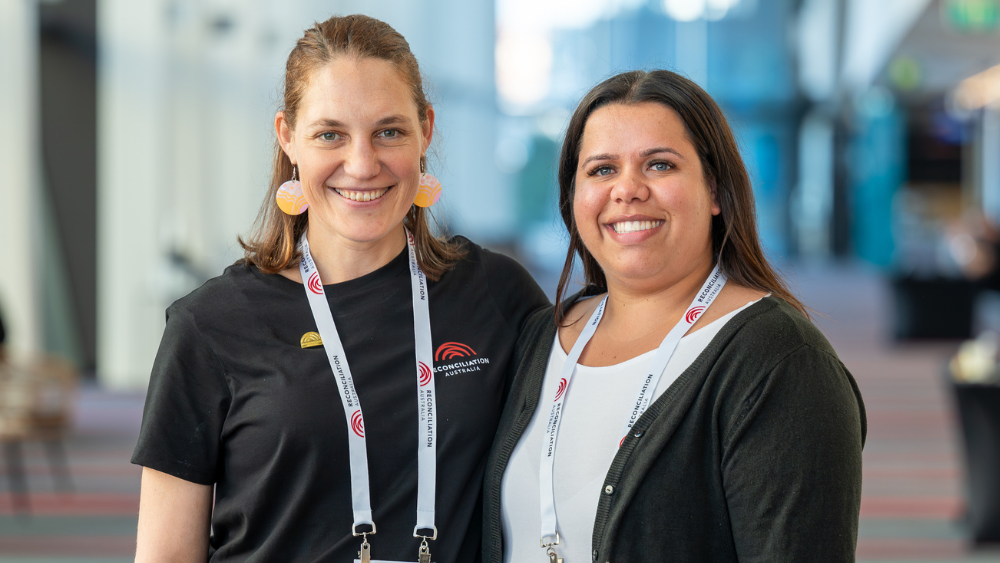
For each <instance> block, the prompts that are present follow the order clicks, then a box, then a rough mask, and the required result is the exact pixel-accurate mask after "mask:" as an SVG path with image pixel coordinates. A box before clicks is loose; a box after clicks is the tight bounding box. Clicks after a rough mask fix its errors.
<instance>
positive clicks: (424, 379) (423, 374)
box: [418, 362, 431, 387]
mask: <svg viewBox="0 0 1000 563" xmlns="http://www.w3.org/2000/svg"><path fill="white" fill-rule="evenodd" d="M418 363H419V364H420V379H419V381H420V386H421V387H423V386H425V385H427V384H428V383H430V382H431V368H429V367H427V364H425V363H423V362H418Z"/></svg>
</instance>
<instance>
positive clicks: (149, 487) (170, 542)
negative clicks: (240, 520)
mask: <svg viewBox="0 0 1000 563" xmlns="http://www.w3.org/2000/svg"><path fill="white" fill-rule="evenodd" d="M211 515H212V487H211V486H210V485H199V484H197V483H192V482H190V481H185V480H184V479H180V478H177V477H174V476H173V475H168V474H166V473H161V472H159V471H156V470H155V469H150V468H148V467H143V468H142V492H141V494H140V496H139V532H138V537H137V538H136V543H137V545H136V551H135V561H136V563H159V562H171V563H174V562H177V563H187V562H194V561H197V562H198V563H203V562H204V561H206V560H207V559H208V532H209V520H210V518H211Z"/></svg>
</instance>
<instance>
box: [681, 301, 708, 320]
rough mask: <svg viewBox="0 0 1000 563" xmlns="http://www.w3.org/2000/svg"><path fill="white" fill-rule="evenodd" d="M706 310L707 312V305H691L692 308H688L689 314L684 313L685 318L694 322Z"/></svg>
mask: <svg viewBox="0 0 1000 563" xmlns="http://www.w3.org/2000/svg"><path fill="white" fill-rule="evenodd" d="M704 312H705V307H703V306H701V305H698V306H697V307H691V308H690V309H688V312H687V314H686V315H684V320H685V321H686V322H688V323H694V322H695V321H696V320H698V317H700V316H701V314H702V313H704Z"/></svg>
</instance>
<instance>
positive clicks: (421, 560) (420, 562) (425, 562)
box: [417, 537, 431, 563]
mask: <svg viewBox="0 0 1000 563" xmlns="http://www.w3.org/2000/svg"><path fill="white" fill-rule="evenodd" d="M417 563H431V548H430V546H428V545H427V538H426V537H425V538H424V539H423V541H422V542H420V551H419V552H418V553H417Z"/></svg>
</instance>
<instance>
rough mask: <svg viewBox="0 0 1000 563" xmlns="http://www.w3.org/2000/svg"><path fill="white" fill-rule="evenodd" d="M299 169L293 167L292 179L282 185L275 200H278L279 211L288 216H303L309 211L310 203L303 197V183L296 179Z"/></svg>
mask: <svg viewBox="0 0 1000 563" xmlns="http://www.w3.org/2000/svg"><path fill="white" fill-rule="evenodd" d="M297 172H298V167H296V166H295V165H292V179H291V180H289V181H287V182H285V183H284V184H281V186H280V187H279V188H278V193H277V195H276V196H275V199H277V200H278V209H280V210H281V211H283V212H284V213H285V214H286V215H301V214H302V213H303V212H305V210H306V209H309V202H308V201H306V198H305V196H303V195H302V183H301V182H299V181H298V180H296V179H295V176H296V173H297Z"/></svg>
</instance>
